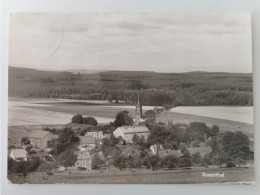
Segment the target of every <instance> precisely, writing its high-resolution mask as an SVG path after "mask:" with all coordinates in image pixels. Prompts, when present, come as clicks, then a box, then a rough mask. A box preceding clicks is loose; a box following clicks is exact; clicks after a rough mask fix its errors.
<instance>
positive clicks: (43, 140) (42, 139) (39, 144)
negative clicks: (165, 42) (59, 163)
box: [28, 130, 56, 149]
mask: <svg viewBox="0 0 260 195" xmlns="http://www.w3.org/2000/svg"><path fill="white" fill-rule="evenodd" d="M28 138H29V140H30V144H31V145H32V146H33V147H35V148H40V149H46V148H47V144H48V141H50V140H52V139H55V138H56V136H55V135H54V134H52V133H51V132H49V131H41V130H35V131H32V132H31V133H30V134H29V136H28Z"/></svg>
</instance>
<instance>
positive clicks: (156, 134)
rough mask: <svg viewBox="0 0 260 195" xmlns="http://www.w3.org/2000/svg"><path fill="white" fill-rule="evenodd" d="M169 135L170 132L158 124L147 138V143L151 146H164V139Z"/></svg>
mask: <svg viewBox="0 0 260 195" xmlns="http://www.w3.org/2000/svg"><path fill="white" fill-rule="evenodd" d="M169 135H170V132H169V131H168V130H167V129H166V125H165V124H164V123H158V124H156V125H154V126H153V128H152V130H151V132H150V135H149V136H148V138H147V142H148V143H149V144H151V145H153V144H157V143H158V144H164V143H165V141H166V138H167V137H168V136H169Z"/></svg>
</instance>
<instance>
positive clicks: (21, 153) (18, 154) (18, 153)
mask: <svg viewBox="0 0 260 195" xmlns="http://www.w3.org/2000/svg"><path fill="white" fill-rule="evenodd" d="M11 153H12V154H13V157H14V158H27V152H26V150H25V149H12V151H11Z"/></svg>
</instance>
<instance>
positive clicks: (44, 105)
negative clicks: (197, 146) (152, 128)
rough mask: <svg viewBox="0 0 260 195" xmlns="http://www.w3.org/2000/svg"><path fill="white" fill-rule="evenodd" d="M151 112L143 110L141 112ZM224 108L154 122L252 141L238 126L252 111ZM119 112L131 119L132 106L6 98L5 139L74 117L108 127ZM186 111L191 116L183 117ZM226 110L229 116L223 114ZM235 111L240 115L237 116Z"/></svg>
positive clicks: (166, 115)
mask: <svg viewBox="0 0 260 195" xmlns="http://www.w3.org/2000/svg"><path fill="white" fill-rule="evenodd" d="M152 108H153V107H146V106H145V107H144V108H143V110H144V111H145V110H147V109H152ZM226 108H227V109H225V107H221V109H218V110H217V111H218V112H216V111H215V112H213V111H214V110H216V107H208V106H207V107H177V108H174V109H173V110H171V111H167V112H163V113H161V114H160V115H159V116H158V119H157V120H158V121H161V122H166V123H167V122H169V121H172V122H173V123H187V124H188V123H190V122H205V123H206V124H207V125H209V126H211V125H217V126H219V128H220V131H243V132H245V133H247V134H249V135H250V137H251V138H253V125H252V124H250V123H245V122H240V121H243V120H241V118H245V120H248V119H249V120H251V119H252V118H253V113H252V112H251V109H252V107H235V109H234V108H233V107H226ZM244 108H246V109H247V112H242V111H243V110H244ZM203 109H204V110H205V109H207V110H208V111H207V112H209V113H210V112H211V113H216V115H217V116H218V117H219V118H214V117H215V115H213V116H212V114H211V115H210V114H209V116H211V117H206V116H200V115H201V113H202V110H203ZM122 110H128V111H129V112H130V114H132V116H134V112H135V106H134V105H126V104H124V103H120V104H111V103H109V102H108V101H84V100H65V99H20V98H19V99H17V98H15V99H13V98H10V99H9V105H8V111H9V113H8V117H9V118H8V126H9V139H11V140H12V141H13V142H16V140H17V137H20V136H19V135H20V134H24V133H26V132H28V131H31V130H34V129H37V128H42V126H46V125H64V124H67V123H69V122H70V121H71V118H72V116H73V115H74V114H77V113H80V114H82V115H84V116H94V117H95V118H96V119H97V121H98V122H99V123H108V122H111V121H113V120H114V119H115V116H116V114H117V112H119V111H122ZM175 110H176V111H175ZM189 110H191V112H190V114H187V113H189ZM204 110H203V113H204ZM212 110H213V111H212ZM226 110H227V111H229V112H225V111H226ZM239 110H242V111H241V112H238V111H239ZM248 110H249V111H248ZM230 111H233V115H238V116H239V117H238V118H233V120H226V119H227V118H228V116H229V114H230V115H232V113H230ZM181 112H185V113H181ZM227 113H228V114H227ZM220 117H222V118H220ZM19 126H21V127H19ZM29 126H32V127H29ZM37 126H38V127H37ZM28 129H29V130H28ZM15 132H17V134H16V133H15Z"/></svg>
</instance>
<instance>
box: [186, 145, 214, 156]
mask: <svg viewBox="0 0 260 195" xmlns="http://www.w3.org/2000/svg"><path fill="white" fill-rule="evenodd" d="M188 151H189V152H190V155H193V154H196V153H197V152H198V153H199V154H200V156H201V157H202V158H204V157H205V156H206V155H207V154H209V153H211V152H212V149H211V147H210V146H203V147H194V148H188Z"/></svg>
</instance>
